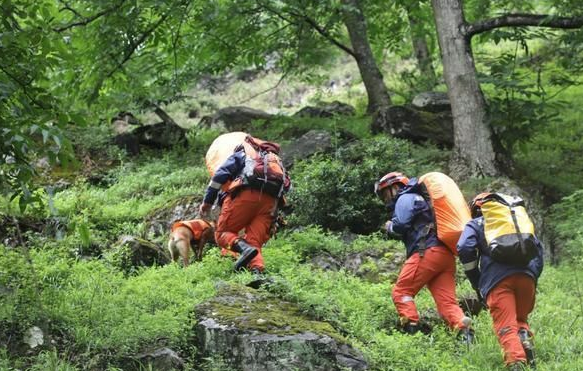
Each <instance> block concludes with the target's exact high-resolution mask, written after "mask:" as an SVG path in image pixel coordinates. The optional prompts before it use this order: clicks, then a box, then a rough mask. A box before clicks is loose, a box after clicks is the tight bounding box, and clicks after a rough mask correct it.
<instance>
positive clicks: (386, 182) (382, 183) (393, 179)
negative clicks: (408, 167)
mask: <svg viewBox="0 0 583 371" xmlns="http://www.w3.org/2000/svg"><path fill="white" fill-rule="evenodd" d="M407 183H409V178H407V177H406V176H405V175H403V173H399V172H398V171H393V172H390V173H388V174H387V175H385V176H383V177H382V178H381V179H380V180H379V181H378V182H376V183H375V184H374V191H375V193H376V194H377V196H379V197H381V193H382V191H383V189H385V188H388V187H390V186H392V185H393V184H402V185H404V186H406V185H407Z"/></svg>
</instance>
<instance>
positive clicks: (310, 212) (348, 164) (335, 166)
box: [290, 136, 448, 233]
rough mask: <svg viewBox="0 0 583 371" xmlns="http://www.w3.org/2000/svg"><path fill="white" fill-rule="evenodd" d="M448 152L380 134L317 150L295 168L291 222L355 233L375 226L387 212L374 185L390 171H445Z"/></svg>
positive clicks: (411, 172) (374, 228) (373, 229)
mask: <svg viewBox="0 0 583 371" xmlns="http://www.w3.org/2000/svg"><path fill="white" fill-rule="evenodd" d="M447 156H448V154H447V152H445V151H440V150H438V149H437V148H436V147H433V146H429V145H427V146H425V147H422V146H416V145H413V144H411V143H410V142H407V141H404V140H399V139H394V138H389V137H384V136H378V137H375V138H371V139H366V140H363V141H361V142H358V143H356V144H353V145H349V146H347V147H345V148H340V149H339V150H338V151H337V152H336V154H335V155H318V156H314V157H312V158H310V159H308V160H305V161H299V162H297V163H296V165H295V167H294V169H293V171H292V172H291V176H292V181H293V183H294V191H293V192H292V193H291V194H290V201H291V205H292V206H293V208H294V209H293V210H294V211H293V214H292V216H291V217H290V222H291V223H292V224H299V225H308V224H318V225H321V226H322V227H324V228H326V229H330V230H343V229H349V230H350V231H352V232H354V233H370V232H373V231H375V230H377V229H378V228H379V227H380V226H381V223H382V222H383V220H384V219H386V213H385V211H384V207H383V205H382V203H381V202H380V201H379V200H378V199H377V197H376V196H375V194H374V192H373V190H374V182H375V181H376V180H378V179H379V178H380V177H381V176H382V175H384V174H386V173H387V172H389V171H393V170H399V171H402V172H404V173H406V174H408V175H409V176H416V175H421V174H423V173H426V172H429V171H442V170H443V168H444V166H445V161H446V159H447Z"/></svg>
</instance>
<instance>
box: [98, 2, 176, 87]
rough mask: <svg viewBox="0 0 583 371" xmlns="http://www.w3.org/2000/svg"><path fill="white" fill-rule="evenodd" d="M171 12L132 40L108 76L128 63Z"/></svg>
mask: <svg viewBox="0 0 583 371" xmlns="http://www.w3.org/2000/svg"><path fill="white" fill-rule="evenodd" d="M170 13H171V11H168V12H167V13H166V14H164V15H163V16H162V17H160V19H159V20H158V21H157V22H156V23H154V24H153V25H152V26H151V27H150V28H148V29H147V30H146V31H145V32H144V33H143V34H141V35H140V37H139V38H138V39H137V40H135V41H132V42H131V43H130V45H129V47H128V48H127V49H126V51H125V53H124V57H123V59H122V60H121V61H120V62H118V64H117V66H116V67H115V68H114V69H113V70H111V71H110V72H109V73H108V74H107V76H106V78H110V77H111V76H113V74H114V73H116V72H117V71H118V70H119V69H121V68H122V67H123V65H124V64H126V62H127V61H129V60H130V58H131V57H132V55H133V54H134V52H135V51H136V50H137V49H138V47H139V46H140V45H141V44H142V43H143V42H144V41H146V39H147V38H148V37H150V35H151V34H152V32H154V31H155V30H156V29H157V28H158V27H159V26H160V25H161V24H162V23H164V21H166V19H168V17H169V16H170Z"/></svg>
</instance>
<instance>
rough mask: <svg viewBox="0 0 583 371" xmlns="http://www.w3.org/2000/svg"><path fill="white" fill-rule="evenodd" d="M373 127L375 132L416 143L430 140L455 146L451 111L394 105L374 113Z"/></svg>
mask: <svg viewBox="0 0 583 371" xmlns="http://www.w3.org/2000/svg"><path fill="white" fill-rule="evenodd" d="M371 129H372V132H373V133H374V134H378V133H383V132H384V133H388V134H390V135H392V136H394V137H396V138H403V139H408V140H411V141H412V142H416V143H420V142H424V141H427V140H430V141H433V142H434V143H437V144H442V145H445V146H447V147H452V146H453V118H452V116H451V112H449V111H447V112H440V113H432V112H425V111H420V110H417V109H415V108H413V107H410V106H392V107H389V108H385V109H380V110H378V111H377V112H376V113H375V114H374V116H373V122H372V125H371Z"/></svg>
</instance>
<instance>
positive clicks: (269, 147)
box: [235, 135, 289, 197]
mask: <svg viewBox="0 0 583 371" xmlns="http://www.w3.org/2000/svg"><path fill="white" fill-rule="evenodd" d="M241 149H242V150H244V151H245V167H244V169H243V173H242V174H241V181H242V184H243V185H246V186H249V187H252V188H255V189H261V190H262V191H265V192H266V193H268V194H270V195H272V196H274V197H281V196H282V195H283V192H284V189H285V188H286V187H287V186H288V182H289V178H288V177H287V176H286V172H285V168H284V167H283V162H282V160H281V158H280V157H279V156H278V155H277V153H278V152H279V144H277V143H273V142H267V141H262V140H260V139H257V138H254V137H252V136H250V135H248V136H247V137H246V138H245V141H244V142H243V144H242V148H241V147H240V148H237V149H235V151H237V150H241Z"/></svg>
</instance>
